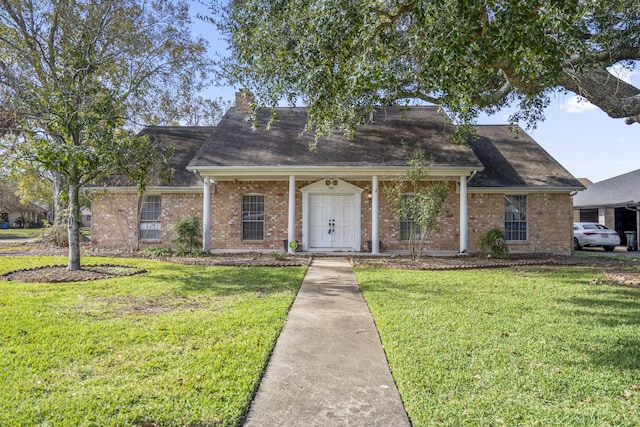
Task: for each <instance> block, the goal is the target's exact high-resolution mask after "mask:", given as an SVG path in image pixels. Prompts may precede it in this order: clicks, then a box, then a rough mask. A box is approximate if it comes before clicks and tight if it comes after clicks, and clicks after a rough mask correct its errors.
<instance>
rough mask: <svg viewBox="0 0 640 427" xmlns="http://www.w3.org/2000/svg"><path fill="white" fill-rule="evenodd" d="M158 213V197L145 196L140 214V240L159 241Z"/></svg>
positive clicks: (159, 205)
mask: <svg viewBox="0 0 640 427" xmlns="http://www.w3.org/2000/svg"><path fill="white" fill-rule="evenodd" d="M160 212H161V199H160V196H147V197H146V198H145V201H144V204H143V205H142V211H141V213H140V240H160V237H161V233H162V229H161V227H160Z"/></svg>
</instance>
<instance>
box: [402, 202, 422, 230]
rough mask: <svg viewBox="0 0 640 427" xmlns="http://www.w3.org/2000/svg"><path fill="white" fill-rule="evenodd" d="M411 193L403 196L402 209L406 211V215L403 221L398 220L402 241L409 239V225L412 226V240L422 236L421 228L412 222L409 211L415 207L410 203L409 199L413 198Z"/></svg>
mask: <svg viewBox="0 0 640 427" xmlns="http://www.w3.org/2000/svg"><path fill="white" fill-rule="evenodd" d="M413 197H414V196H413V194H405V195H404V196H403V198H404V199H405V201H404V202H403V206H404V207H405V209H403V210H404V211H405V212H406V216H407V217H408V218H407V219H406V220H405V221H400V240H401V241H403V242H408V241H409V240H411V227H412V226H413V240H414V241H419V240H420V239H421V238H422V228H421V227H420V225H418V224H416V223H414V222H413V218H412V216H413V215H411V212H412V211H413V210H414V209H415V208H416V206H415V205H414V204H413V203H410V200H412V199H413Z"/></svg>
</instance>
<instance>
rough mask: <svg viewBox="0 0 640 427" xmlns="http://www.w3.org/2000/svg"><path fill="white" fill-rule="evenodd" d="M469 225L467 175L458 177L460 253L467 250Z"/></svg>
mask: <svg viewBox="0 0 640 427" xmlns="http://www.w3.org/2000/svg"><path fill="white" fill-rule="evenodd" d="M468 240H469V227H468V222H467V177H466V176H461V177H460V253H461V254H465V253H467V251H468V249H469V248H468Z"/></svg>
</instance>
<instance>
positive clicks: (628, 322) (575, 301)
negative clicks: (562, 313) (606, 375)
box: [563, 287, 640, 369]
mask: <svg viewBox="0 0 640 427" xmlns="http://www.w3.org/2000/svg"><path fill="white" fill-rule="evenodd" d="M590 295H592V296H591V297H581V298H571V299H568V300H564V301H563V302H565V303H569V304H572V305H574V306H575V307H576V309H574V310H573V311H572V312H571V313H570V315H573V316H580V317H583V318H585V319H588V320H585V321H586V322H590V323H592V322H596V323H597V324H599V325H602V326H604V327H605V328H610V333H609V330H605V334H600V338H596V340H595V341H594V345H593V346H586V347H585V348H583V349H581V351H584V352H586V353H588V354H591V356H592V360H593V361H594V362H595V363H598V364H602V365H607V366H614V367H616V368H621V369H637V368H638V365H639V364H640V339H639V338H636V337H637V334H635V333H633V331H631V333H630V332H629V330H625V329H624V328H625V327H632V328H635V330H637V328H638V327H640V289H638V288H632V287H611V288H608V289H601V290H594V291H593V292H591V293H590ZM621 328H622V329H621Z"/></svg>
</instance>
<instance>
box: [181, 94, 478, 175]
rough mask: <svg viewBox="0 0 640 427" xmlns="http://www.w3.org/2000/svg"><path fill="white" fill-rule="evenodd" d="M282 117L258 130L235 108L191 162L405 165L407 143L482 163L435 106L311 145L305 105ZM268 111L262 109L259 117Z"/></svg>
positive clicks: (283, 111)
mask: <svg viewBox="0 0 640 427" xmlns="http://www.w3.org/2000/svg"><path fill="white" fill-rule="evenodd" d="M278 113H279V120H278V122H277V123H275V124H274V125H273V126H272V128H271V129H270V130H268V131H267V130H265V129H258V130H256V131H253V130H252V129H251V125H250V123H247V121H246V120H245V117H246V114H245V113H240V112H237V111H236V110H235V109H234V108H232V109H230V110H229V112H228V113H227V114H226V115H225V116H224V118H223V119H222V121H221V122H220V123H219V124H218V126H217V127H216V129H215V130H214V131H213V132H212V134H211V136H210V138H209V140H208V141H207V143H206V144H205V145H203V146H202V149H201V150H200V151H199V152H198V154H197V156H196V157H195V158H194V159H193V160H192V161H191V163H190V165H189V166H190V168H194V169H198V168H201V167H209V166H223V167H229V166H237V167H242V166H258V167H260V166H263V167H273V166H315V167H320V166H344V167H349V166H353V167H368V166H404V165H406V164H407V160H406V159H407V150H406V149H405V147H404V146H403V143H404V144H406V145H407V146H408V147H416V146H418V145H420V146H421V147H422V148H423V150H424V151H425V157H426V158H427V159H431V158H433V160H434V162H435V166H439V167H471V168H473V167H482V164H481V163H480V162H479V161H478V159H477V158H476V156H474V154H473V152H471V151H470V150H469V149H467V148H465V147H462V146H459V145H456V144H454V143H453V142H452V141H451V139H450V134H451V130H452V126H451V125H450V124H448V123H447V122H446V121H445V120H444V118H443V117H442V115H441V114H440V113H439V112H438V109H437V108H435V107H419V108H413V109H411V110H409V111H399V110H394V109H389V110H387V111H385V112H380V113H377V114H375V116H374V120H373V122H371V123H365V124H363V125H362V126H361V127H360V128H359V129H358V131H357V133H356V136H355V138H354V139H352V140H349V139H347V138H345V137H344V136H343V135H342V134H341V133H340V132H335V133H334V134H333V135H332V136H331V137H330V138H324V139H322V140H320V141H319V143H318V149H317V152H313V151H310V150H309V143H310V142H312V141H313V135H311V133H307V134H305V135H300V133H301V131H302V130H303V129H304V126H305V123H306V120H307V116H306V112H305V109H304V108H280V109H278ZM268 114H269V112H268V111H266V110H263V111H260V112H259V122H260V123H262V124H264V123H266V122H267V120H268Z"/></svg>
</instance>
